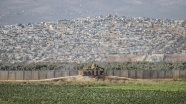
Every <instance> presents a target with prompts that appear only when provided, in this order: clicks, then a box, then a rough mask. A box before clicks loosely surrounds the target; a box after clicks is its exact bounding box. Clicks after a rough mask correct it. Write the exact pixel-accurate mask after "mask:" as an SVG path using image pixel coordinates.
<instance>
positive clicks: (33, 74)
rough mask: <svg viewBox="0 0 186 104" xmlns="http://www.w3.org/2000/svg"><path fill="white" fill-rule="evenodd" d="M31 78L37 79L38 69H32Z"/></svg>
mask: <svg viewBox="0 0 186 104" xmlns="http://www.w3.org/2000/svg"><path fill="white" fill-rule="evenodd" d="M32 80H39V71H32Z"/></svg>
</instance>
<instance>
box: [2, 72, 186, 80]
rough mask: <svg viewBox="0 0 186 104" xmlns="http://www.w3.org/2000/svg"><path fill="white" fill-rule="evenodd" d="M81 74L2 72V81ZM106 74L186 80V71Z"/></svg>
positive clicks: (108, 73)
mask: <svg viewBox="0 0 186 104" xmlns="http://www.w3.org/2000/svg"><path fill="white" fill-rule="evenodd" d="M79 73H81V70H40V71H0V80H41V79H49V78H58V77H65V76H76V75H80V74H79ZM98 73H99V72H98ZM104 74H105V75H107V76H119V77H127V78H133V79H173V78H175V79H179V78H186V70H105V72H104Z"/></svg>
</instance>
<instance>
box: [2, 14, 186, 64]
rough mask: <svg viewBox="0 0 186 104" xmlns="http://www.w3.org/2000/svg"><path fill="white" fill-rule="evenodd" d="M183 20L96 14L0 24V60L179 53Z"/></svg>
mask: <svg viewBox="0 0 186 104" xmlns="http://www.w3.org/2000/svg"><path fill="white" fill-rule="evenodd" d="M185 40H186V21H185V20H172V19H153V18H141V17H124V16H112V15H109V16H106V17H103V16H97V17H87V18H78V19H74V20H60V21H56V22H42V23H36V24H31V23H29V24H16V25H7V26H1V27H0V60H1V61H9V62H39V61H43V62H46V61H53V62H56V61H57V62H58V61H60V62H92V61H100V62H103V61H107V57H108V55H111V54H120V55H121V54H136V55H146V54H150V55H151V54H184V53H185V52H186V51H185V50H186V41H185Z"/></svg>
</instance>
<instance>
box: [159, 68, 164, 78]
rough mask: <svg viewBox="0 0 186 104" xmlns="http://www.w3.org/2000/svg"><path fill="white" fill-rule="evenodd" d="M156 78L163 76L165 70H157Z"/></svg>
mask: <svg viewBox="0 0 186 104" xmlns="http://www.w3.org/2000/svg"><path fill="white" fill-rule="evenodd" d="M158 78H159V79H164V78H165V70H158Z"/></svg>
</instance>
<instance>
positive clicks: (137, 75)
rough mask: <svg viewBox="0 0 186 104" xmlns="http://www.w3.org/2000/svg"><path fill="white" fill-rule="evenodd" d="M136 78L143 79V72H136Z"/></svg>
mask: <svg viewBox="0 0 186 104" xmlns="http://www.w3.org/2000/svg"><path fill="white" fill-rule="evenodd" d="M136 78H137V79H143V70H136Z"/></svg>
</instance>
